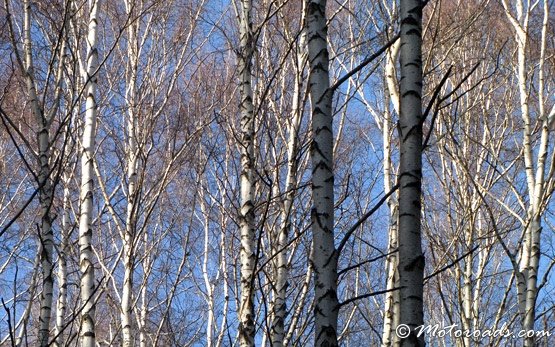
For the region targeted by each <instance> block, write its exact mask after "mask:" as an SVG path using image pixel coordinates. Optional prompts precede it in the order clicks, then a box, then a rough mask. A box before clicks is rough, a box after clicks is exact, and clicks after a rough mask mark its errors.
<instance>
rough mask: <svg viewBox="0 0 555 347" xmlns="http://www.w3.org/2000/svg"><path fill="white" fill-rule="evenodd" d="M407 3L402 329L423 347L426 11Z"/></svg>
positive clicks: (414, 0)
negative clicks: (423, 31)
mask: <svg viewBox="0 0 555 347" xmlns="http://www.w3.org/2000/svg"><path fill="white" fill-rule="evenodd" d="M423 5H424V4H423V2H422V1H420V0H401V3H400V22H401V47H400V51H399V55H400V73H401V78H400V100H399V101H400V114H399V138H400V147H401V148H400V150H401V156H400V163H399V165H400V166H399V267H398V271H399V284H400V286H401V289H400V297H401V298H400V300H401V302H400V306H401V308H400V319H399V325H398V326H401V325H402V324H403V325H406V326H408V327H410V335H408V336H407V337H406V338H403V339H401V346H423V345H424V337H423V336H420V337H417V332H416V330H415V328H416V327H418V326H420V325H422V324H423V323H424V311H423V309H424V302H423V289H424V288H423V287H424V284H423V276H424V263H425V259H424V254H423V253H422V235H421V184H422V122H423V119H422V9H423V8H422V7H423Z"/></svg>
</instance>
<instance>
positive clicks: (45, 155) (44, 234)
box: [23, 0, 54, 346]
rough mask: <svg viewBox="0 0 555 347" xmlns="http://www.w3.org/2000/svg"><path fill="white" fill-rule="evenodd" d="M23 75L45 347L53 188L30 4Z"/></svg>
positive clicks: (49, 304)
mask: <svg viewBox="0 0 555 347" xmlns="http://www.w3.org/2000/svg"><path fill="white" fill-rule="evenodd" d="M23 30H24V51H25V62H24V64H25V66H24V69H25V71H24V74H25V80H26V82H27V91H28V93H29V98H30V104H31V110H32V113H33V117H34V118H35V120H36V122H37V124H38V125H39V127H40V129H39V131H38V132H37V142H38V155H39V156H38V164H39V173H38V184H39V202H40V207H41V222H40V228H39V229H40V261H41V269H42V292H41V296H40V316H39V342H40V345H41V346H47V345H48V339H49V335H50V319H51V316H52V293H53V288H54V277H53V264H52V253H53V250H54V236H53V235H52V217H51V215H50V209H51V207H52V199H53V188H52V181H51V178H50V163H49V159H50V122H49V121H48V119H47V118H46V117H45V115H44V110H43V109H42V108H41V107H40V105H39V100H38V96H37V90H36V86H35V80H34V66H33V49H32V38H31V3H30V2H29V1H28V0H26V1H25V2H24V21H23Z"/></svg>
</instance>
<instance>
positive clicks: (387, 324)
mask: <svg viewBox="0 0 555 347" xmlns="http://www.w3.org/2000/svg"><path fill="white" fill-rule="evenodd" d="M398 53H399V41H397V43H395V44H393V46H392V47H391V48H390V49H389V50H388V51H387V53H386V65H385V79H386V83H387V89H388V92H389V98H386V102H387V103H389V101H390V100H391V102H392V103H393V108H394V110H395V112H396V113H397V114H399V91H398V82H397V73H396V71H395V62H396V61H397V56H398ZM386 109H387V110H388V111H386V112H385V118H384V120H383V126H382V136H383V148H384V149H383V151H384V159H383V177H384V193H388V192H389V191H390V190H391V178H392V175H393V173H392V162H391V143H392V138H391V137H392V136H391V135H392V133H391V127H390V123H391V122H393V117H392V116H391V112H390V111H389V106H388V105H387V106H386ZM387 205H388V207H389V231H388V234H389V239H388V246H387V251H388V253H391V254H390V255H389V256H387V258H386V262H385V263H386V265H385V266H386V274H387V282H386V289H387V290H388V292H387V293H386V294H385V308H384V323H383V326H384V328H383V333H382V346H383V347H386V346H392V345H393V344H394V343H395V342H397V340H398V339H397V337H396V335H395V331H394V328H395V327H396V326H397V325H398V324H399V310H400V307H399V301H400V296H399V294H400V293H399V291H398V290H393V289H394V288H396V287H399V273H398V272H397V266H398V262H399V260H398V253H397V247H398V219H399V215H398V213H397V212H398V209H399V204H398V202H397V200H396V199H395V198H394V197H393V196H392V197H389V198H388V199H387Z"/></svg>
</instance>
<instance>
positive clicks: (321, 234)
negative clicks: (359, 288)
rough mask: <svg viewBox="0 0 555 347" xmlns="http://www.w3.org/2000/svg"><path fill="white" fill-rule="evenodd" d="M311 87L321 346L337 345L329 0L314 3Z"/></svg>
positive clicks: (316, 320) (314, 252) (310, 23)
mask: <svg viewBox="0 0 555 347" xmlns="http://www.w3.org/2000/svg"><path fill="white" fill-rule="evenodd" d="M307 18H308V26H307V38H308V61H309V68H310V77H309V82H308V83H309V89H310V102H311V107H312V143H311V146H310V157H311V161H312V204H313V205H312V211H311V222H312V235H313V250H312V256H311V258H312V263H313V271H314V285H315V297H314V301H315V302H314V305H315V307H314V324H315V345H316V346H337V345H338V341H337V319H338V313H339V304H338V299H337V252H336V249H335V244H334V192H333V188H334V187H333V184H334V175H333V128H332V123H333V122H332V91H331V89H330V88H329V86H330V77H329V70H328V69H329V55H328V47H327V45H328V40H327V31H328V29H327V22H326V21H327V18H326V0H310V1H309V3H308V17H307Z"/></svg>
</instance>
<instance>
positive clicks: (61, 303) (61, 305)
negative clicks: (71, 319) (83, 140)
mask: <svg viewBox="0 0 555 347" xmlns="http://www.w3.org/2000/svg"><path fill="white" fill-rule="evenodd" d="M69 181H70V177H69V175H64V201H63V211H64V212H63V215H62V230H61V235H60V237H61V240H60V251H59V255H58V291H59V293H58V301H57V303H56V330H55V331H54V333H55V335H57V336H58V337H57V338H56V340H55V341H54V346H56V347H58V346H63V343H64V334H63V328H64V323H65V320H64V317H65V315H66V307H67V285H68V281H67V255H68V252H69V233H70V231H71V224H70V221H71V220H70V216H69V211H70V208H71V207H70V201H69V199H70V195H69V193H70V192H69Z"/></svg>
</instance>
